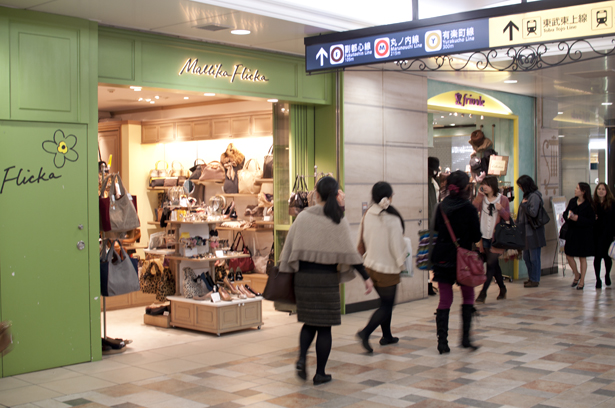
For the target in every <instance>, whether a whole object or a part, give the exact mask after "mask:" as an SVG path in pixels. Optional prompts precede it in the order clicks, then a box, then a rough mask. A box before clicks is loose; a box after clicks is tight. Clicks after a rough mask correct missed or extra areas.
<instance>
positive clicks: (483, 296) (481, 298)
mask: <svg viewBox="0 0 615 408" xmlns="http://www.w3.org/2000/svg"><path fill="white" fill-rule="evenodd" d="M486 298H487V294H486V293H484V292H480V293H479V294H478V296H477V297H476V300H475V301H474V303H485V299H486Z"/></svg>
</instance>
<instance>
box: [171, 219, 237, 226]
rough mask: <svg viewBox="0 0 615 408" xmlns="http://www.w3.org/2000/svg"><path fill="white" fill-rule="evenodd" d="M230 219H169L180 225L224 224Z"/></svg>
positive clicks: (172, 222)
mask: <svg viewBox="0 0 615 408" xmlns="http://www.w3.org/2000/svg"><path fill="white" fill-rule="evenodd" d="M227 221H228V220H219V221H167V222H168V223H169V224H178V225H207V224H222V223H223V222H227Z"/></svg>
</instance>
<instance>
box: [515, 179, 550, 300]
mask: <svg viewBox="0 0 615 408" xmlns="http://www.w3.org/2000/svg"><path fill="white" fill-rule="evenodd" d="M517 185H518V186H519V188H520V189H521V191H522V192H523V200H522V201H521V204H520V205H519V214H518V215H517V225H519V227H521V228H524V231H525V249H524V250H523V260H524V261H525V266H526V267H527V273H528V280H527V281H525V283H524V285H523V286H524V287H526V288H535V287H538V285H539V284H540V248H542V247H543V246H546V245H547V240H546V237H545V226H544V225H542V226H540V227H538V228H536V229H534V228H532V225H531V224H530V223H529V220H528V217H532V218H536V216H538V212H539V211H540V208H541V207H544V201H543V200H542V194H541V193H540V191H538V186H537V185H536V183H534V179H532V178H531V177H530V176H527V175H523V176H521V177H519V178H518V179H517Z"/></svg>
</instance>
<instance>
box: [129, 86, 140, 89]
mask: <svg viewBox="0 0 615 408" xmlns="http://www.w3.org/2000/svg"><path fill="white" fill-rule="evenodd" d="M135 88H141V87H140V86H131V87H130V89H135Z"/></svg>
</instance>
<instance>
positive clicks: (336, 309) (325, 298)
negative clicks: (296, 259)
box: [295, 262, 342, 327]
mask: <svg viewBox="0 0 615 408" xmlns="http://www.w3.org/2000/svg"><path fill="white" fill-rule="evenodd" d="M339 287H340V284H339V277H338V273H337V265H322V264H316V263H311V262H301V263H300V266H299V271H298V272H297V273H296V275H295V298H296V299H297V320H298V321H300V322H302V323H305V324H309V325H311V326H321V327H324V326H339V325H340V324H342V317H341V302H340V288H339Z"/></svg>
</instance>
